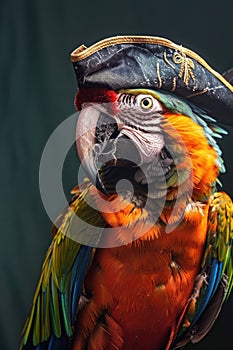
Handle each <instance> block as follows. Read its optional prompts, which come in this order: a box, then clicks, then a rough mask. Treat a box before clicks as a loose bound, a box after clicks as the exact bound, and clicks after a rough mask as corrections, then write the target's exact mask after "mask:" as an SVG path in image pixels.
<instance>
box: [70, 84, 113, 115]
mask: <svg viewBox="0 0 233 350" xmlns="http://www.w3.org/2000/svg"><path fill="white" fill-rule="evenodd" d="M116 100H117V94H116V92H115V91H114V90H108V89H106V88H81V89H79V91H78V92H77V94H76V96H75V100H74V105H75V107H76V108H77V110H78V111H81V109H82V104H83V103H85V102H96V103H108V102H115V101H116Z"/></svg>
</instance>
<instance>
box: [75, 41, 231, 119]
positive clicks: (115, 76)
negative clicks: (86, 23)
mask: <svg viewBox="0 0 233 350" xmlns="http://www.w3.org/2000/svg"><path fill="white" fill-rule="evenodd" d="M71 60H72V62H73V65H74V69H75V72H76V77H77V82H78V87H79V88H83V87H106V88H109V89H113V90H119V89H122V88H150V89H155V90H163V91H167V92H170V93H173V94H176V95H177V96H180V97H183V98H185V99H187V101H190V102H192V103H194V104H196V105H197V106H199V107H201V108H202V109H204V110H206V112H207V113H208V114H209V115H210V116H212V117H213V118H214V119H216V120H217V121H219V122H220V123H224V124H228V125H233V86H232V85H231V84H230V82H228V81H227V80H226V79H225V78H224V77H223V76H222V75H221V74H219V73H217V72H216V71H215V70H214V69H212V68H211V67H210V66H209V65H208V64H207V63H206V61H205V60H203V59H202V58H201V57H200V56H199V55H197V54H196V53H195V52H193V51H191V50H190V49H187V48H185V47H183V46H181V45H177V44H175V43H173V42H172V41H170V40H167V39H164V38H160V37H152V36H116V37H112V38H108V39H105V40H102V41H99V42H97V43H96V44H94V45H92V46H90V47H88V48H87V47H86V46H85V45H81V46H80V47H79V48H77V49H76V50H74V51H73V52H72V54H71Z"/></svg>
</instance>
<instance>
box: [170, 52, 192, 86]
mask: <svg viewBox="0 0 233 350" xmlns="http://www.w3.org/2000/svg"><path fill="white" fill-rule="evenodd" d="M173 61H174V62H175V63H176V64H180V72H179V78H183V81H184V83H185V85H186V86H188V84H189V80H190V79H192V80H193V81H195V76H194V74H193V71H192V70H193V69H194V63H193V61H192V60H191V58H187V57H186V54H185V53H184V52H183V51H181V52H180V53H178V52H175V53H174V55H173Z"/></svg>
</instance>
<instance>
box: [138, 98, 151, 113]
mask: <svg viewBox="0 0 233 350" xmlns="http://www.w3.org/2000/svg"><path fill="white" fill-rule="evenodd" d="M140 107H141V108H142V109H144V110H149V109H151V108H152V107H153V99H152V97H144V98H142V99H141V101H140Z"/></svg>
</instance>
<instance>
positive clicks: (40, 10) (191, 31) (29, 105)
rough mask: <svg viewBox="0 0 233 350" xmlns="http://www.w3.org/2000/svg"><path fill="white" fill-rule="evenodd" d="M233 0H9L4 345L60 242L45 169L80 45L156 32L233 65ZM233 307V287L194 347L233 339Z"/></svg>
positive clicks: (0, 289) (1, 63)
mask: <svg viewBox="0 0 233 350" xmlns="http://www.w3.org/2000/svg"><path fill="white" fill-rule="evenodd" d="M231 3H232V2H231V1H229V2H226V3H225V4H224V2H222V1H221V2H220V3H218V2H216V3H213V2H208V1H207V2H204V1H202V2H199V3H197V2H188V1H184V0H182V1H179V2H178V1H170V2H169V1H160V2H157V1H142V0H141V1H138V0H137V1H136V0H135V1H134V2H127V1H121V2H120V1H116V2H115V3H113V2H108V1H101V2H98V1H93V2H91V1H89V2H88V1H82V2H81V1H77V0H76V1H73V0H66V1H62V0H56V1H49V0H43V1H42V0H41V1H39V0H34V1H33V0H21V1H17V0H15V1H10V0H9V1H7V0H5V1H0V29H1V30H0V39H1V40H0V42H1V46H0V72H1V73H0V74H1V75H0V101H1V102H0V121H1V123H0V132H1V134H0V144H1V146H0V149H1V158H0V160H1V172H0V175H1V179H0V193H1V197H0V198H1V201H0V206H1V207H0V215H1V219H0V220H1V221H0V228H1V241H0V242H1V244H0V266H1V268H0V281H1V286H0V305H1V309H0V348H1V349H3V350H15V349H17V344H18V342H19V334H20V331H21V329H22V326H23V324H24V321H25V319H26V315H27V313H28V311H29V307H30V305H31V300H32V296H33V293H34V289H35V285H36V283H37V280H38V278H39V275H40V268H41V264H42V261H43V259H44V255H45V251H46V249H47V246H48V244H49V242H50V227H51V222H50V220H49V219H48V217H47V214H46V212H45V210H44V208H43V205H42V202H41V199H40V193H39V184H38V174H39V173H38V169H39V162H40V157H41V153H42V151H43V148H44V146H45V143H46V141H47V139H48V137H49V136H50V134H51V133H52V132H53V130H54V129H55V128H56V127H57V126H58V125H59V123H60V122H62V121H63V120H64V119H65V118H66V117H68V116H69V115H70V114H72V113H73V112H74V107H73V97H74V94H75V91H76V83H75V79H74V74H73V70H72V65H71V63H70V59H69V54H70V52H71V51H72V50H73V49H74V48H76V47H77V46H79V45H80V44H82V43H85V44H87V45H89V44H92V43H93V42H95V41H97V40H100V39H102V38H105V37H108V36H112V35H119V34H148V35H156V36H163V37H167V38H169V39H172V40H173V41H175V42H177V43H183V45H184V46H186V47H190V48H191V49H193V50H194V51H196V52H198V53H199V54H201V56H203V57H204V58H205V59H206V60H207V61H208V62H209V64H210V65H211V66H213V67H214V68H215V69H216V70H218V71H220V72H221V71H224V70H226V69H228V68H230V67H232V66H233V45H232V8H231V7H232V6H231ZM229 6H230V7H229ZM232 118H233V116H232ZM221 145H222V148H223V151H224V158H225V161H226V166H227V173H226V175H224V176H222V177H221V179H222V182H223V184H224V190H225V191H227V192H228V193H230V194H231V195H233V186H232V181H231V180H232V177H233V165H232V147H233V141H232V134H231V135H230V136H228V137H226V138H225V139H224V141H223V142H221ZM77 165H78V162H77V158H76V155H75V151H74V150H71V151H70V153H69V156H68V158H67V161H66V168H65V171H64V186H65V190H66V191H68V190H69V189H71V188H72V187H73V186H74V185H75V184H76V181H77ZM232 311H233V298H232V297H231V299H230V300H229V302H228V303H227V304H226V305H225V307H224V310H223V312H222V313H221V316H220V317H219V320H218V322H217V324H216V326H215V327H214V328H213V330H212V331H211V333H210V334H209V335H208V336H207V337H206V339H205V340H204V341H202V343H201V345H200V344H199V345H196V346H194V347H192V346H190V347H187V349H188V348H189V349H192V348H195V349H196V350H198V349H206V348H208V349H210V348H211V349H212V350H217V349H220V348H221V349H222V350H227V349H229V350H230V349H232V344H231V343H230V342H231V339H232V333H231V332H232V331H231V329H232V322H231V321H230V320H231V318H230V317H231V316H232ZM129 350H130V349H129ZM145 350H146V349H145Z"/></svg>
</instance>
